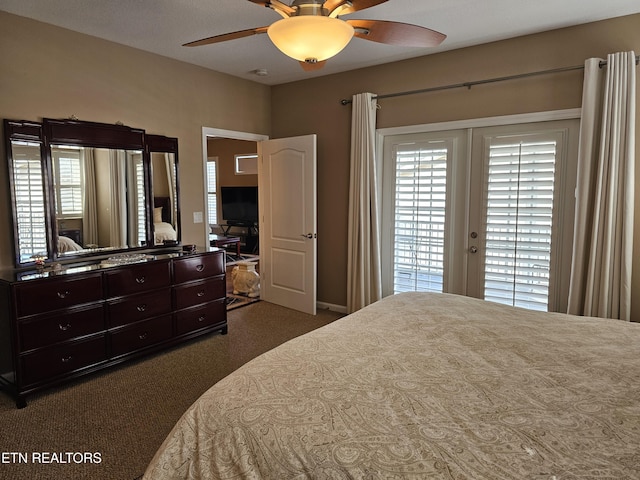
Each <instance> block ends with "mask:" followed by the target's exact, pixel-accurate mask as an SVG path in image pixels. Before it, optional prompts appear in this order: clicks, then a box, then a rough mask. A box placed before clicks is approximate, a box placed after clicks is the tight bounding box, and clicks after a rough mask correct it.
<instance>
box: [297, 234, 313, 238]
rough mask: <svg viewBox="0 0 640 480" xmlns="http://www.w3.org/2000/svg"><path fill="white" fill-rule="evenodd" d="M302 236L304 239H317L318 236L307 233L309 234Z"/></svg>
mask: <svg viewBox="0 0 640 480" xmlns="http://www.w3.org/2000/svg"><path fill="white" fill-rule="evenodd" d="M300 236H301V237H304V238H316V236H317V234H315V233H307V234H304V233H303V234H301V235H300Z"/></svg>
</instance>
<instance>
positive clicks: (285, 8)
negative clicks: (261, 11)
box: [249, 0, 296, 18]
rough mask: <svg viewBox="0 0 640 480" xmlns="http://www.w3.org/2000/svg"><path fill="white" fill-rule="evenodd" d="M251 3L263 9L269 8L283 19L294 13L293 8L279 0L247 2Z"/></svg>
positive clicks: (253, 0)
mask: <svg viewBox="0 0 640 480" xmlns="http://www.w3.org/2000/svg"><path fill="white" fill-rule="evenodd" d="M249 1H250V2H252V3H257V4H258V5H262V6H263V7H267V8H270V9H272V10H275V11H276V12H278V13H279V14H280V15H282V16H283V17H285V18H286V17H290V16H291V15H293V14H294V13H295V11H296V9H295V8H293V7H291V6H290V5H287V4H286V3H282V2H281V1H280V0H249Z"/></svg>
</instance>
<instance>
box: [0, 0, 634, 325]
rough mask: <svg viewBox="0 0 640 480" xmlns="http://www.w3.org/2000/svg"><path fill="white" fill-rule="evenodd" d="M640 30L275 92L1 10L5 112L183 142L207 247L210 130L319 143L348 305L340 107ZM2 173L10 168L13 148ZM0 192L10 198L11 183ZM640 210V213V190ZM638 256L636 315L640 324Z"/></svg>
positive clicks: (555, 87)
mask: <svg viewBox="0 0 640 480" xmlns="http://www.w3.org/2000/svg"><path fill="white" fill-rule="evenodd" d="M639 24H640V15H634V16H629V17H622V18H618V19H613V20H608V21H603V22H598V23H594V24H588V25H582V26H578V27H573V28H567V29H562V30H557V31H553V32H547V33H543V34H538V35H530V36H526V37H521V38H518V39H514V40H507V41H502V42H496V43H492V44H487V45H482V46H478V47H473V48H467V49H461V50H456V51H451V52H445V53H442V54H436V55H429V56H425V57H421V58H417V59H411V60H406V61H403V62H399V63H394V64H388V65H383V66H379V67H372V68H368V69H363V70H359V71H353V72H347V73H344V74H337V75H331V76H326V77H321V78H317V79H310V80H307V81H302V82H295V83H291V84H286V85H280V86H276V87H273V88H269V87H265V86H262V85H258V84H256V83H253V82H249V81H245V80H242V79H237V78H233V77H230V76H227V75H223V74H219V73H215V72H211V71H208V70H206V69H203V68H200V67H195V66H192V65H188V64H184V63H181V62H177V61H174V60H170V59H167V58H164V57H160V56H157V55H153V54H149V53H145V52H141V51H139V50H135V49H131V48H128V47H124V46H121V45H117V44H114V43H110V42H106V41H103V40H99V39H96V38H93V37H89V36H86V35H81V34H77V33H73V32H69V31H67V30H64V29H60V28H56V27H52V26H48V25H44V24H41V23H38V22H34V21H31V20H27V19H23V18H21V17H16V16H12V15H9V14H6V13H3V12H0V72H2V74H1V75H0V116H1V117H2V118H11V119H25V120H39V119H41V118H42V117H52V118H66V117H69V116H70V115H76V116H77V117H78V118H80V119H82V120H92V121H99V122H106V123H115V122H117V121H121V122H123V123H125V124H127V125H130V126H133V127H140V128H144V129H146V130H147V131H148V132H150V133H157V134H162V135H168V136H175V137H178V139H179V142H180V147H179V148H180V180H181V187H182V188H181V202H182V209H183V211H182V213H183V215H182V218H183V224H182V229H183V238H184V241H185V242H187V243H197V244H201V243H202V241H203V238H204V235H203V231H204V230H203V228H202V226H200V225H194V224H193V223H192V218H193V215H192V213H193V212H194V211H204V192H203V179H202V172H203V169H202V164H201V162H202V152H201V149H202V141H201V127H202V126H206V127H213V128H220V129H227V130H234V131H243V132H251V133H261V134H267V135H270V136H272V137H273V138H277V137H284V136H293V135H302V134H308V133H316V134H318V205H319V209H318V239H319V242H318V247H319V253H318V299H319V301H322V302H327V303H331V304H336V305H345V304H346V277H347V272H346V251H347V249H346V243H347V203H348V174H349V131H350V115H351V109H350V107H348V106H346V107H345V106H342V105H340V103H339V102H340V99H342V98H351V95H353V94H355V93H360V92H364V91H371V92H374V93H379V94H385V93H392V92H397V91H406V90H414V89H422V88H427V87H432V86H440V85H447V84H453V83H460V82H465V81H471V80H480V79H484V78H491V77H498V76H504V75H512V74H519V73H523V72H529V71H536V70H544V69H550V68H556V67H564V66H571V65H582V64H583V63H584V60H585V59H586V58H589V57H594V56H597V57H604V56H606V54H607V53H610V52H616V51H625V50H631V49H633V50H635V51H636V53H639V52H640V29H639V28H637V26H638V25H639ZM354 41H360V40H358V39H355V40H354ZM581 86H582V73H581V72H579V71H578V72H571V73H562V74H557V75H549V76H544V77H534V78H529V79H525V80H518V81H510V82H505V83H498V84H491V85H484V86H476V87H473V88H472V89H470V90H467V89H459V90H450V91H445V92H439V93H429V94H423V95H414V96H408V97H398V98H393V99H387V100H381V101H380V104H381V106H382V109H381V110H380V111H379V112H378V127H379V128H384V127H390V126H400V125H412V124H423V123H431V122H441V121H448V120H460V119H468V118H479V117H488V116H495V115H507V114H515V113H525V112H534V111H545V110H557V109H564V108H576V107H579V106H580V101H581ZM194 92H197V93H194ZM638 98H639V101H640V96H639V97H638ZM638 128H639V129H640V122H638ZM636 145H637V147H636V148H638V149H640V142H637V144H636ZM637 157H638V158H640V152H637ZM0 171H2V172H6V171H7V166H6V158H5V155H4V150H2V151H1V153H0ZM637 171H638V173H639V175H640V169H637ZM639 183H640V182H639ZM0 191H1V192H3V194H4V195H5V197H4V200H8V193H6V192H8V180H7V177H6V174H3V175H0ZM636 210H637V212H639V215H640V194H638V195H636ZM637 223H638V224H639V226H637V227H636V229H635V231H636V239H637V242H640V222H637ZM10 226H11V219H10V210H9V209H8V207H7V206H6V202H5V201H2V202H0V267H11V266H12V263H13V260H12V256H11V245H12V238H11V230H10ZM637 244H638V245H640V243H637ZM636 258H637V260H635V263H634V278H633V289H634V291H635V292H636V293H637V294H636V295H634V304H633V307H632V308H633V312H634V318H635V319H636V320H640V255H636Z"/></svg>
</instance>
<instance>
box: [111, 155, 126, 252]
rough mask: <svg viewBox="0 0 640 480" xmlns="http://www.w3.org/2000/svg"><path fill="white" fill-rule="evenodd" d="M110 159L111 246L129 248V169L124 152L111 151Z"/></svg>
mask: <svg viewBox="0 0 640 480" xmlns="http://www.w3.org/2000/svg"><path fill="white" fill-rule="evenodd" d="M109 158H110V162H111V163H110V168H111V171H110V173H111V174H110V177H109V179H110V182H111V183H110V193H111V208H110V222H111V223H110V225H111V229H110V231H109V245H110V246H112V247H126V246H127V222H128V220H127V183H126V175H127V167H126V161H127V160H126V154H125V151H124V150H109Z"/></svg>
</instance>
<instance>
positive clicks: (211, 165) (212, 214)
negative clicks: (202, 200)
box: [207, 160, 218, 225]
mask: <svg viewBox="0 0 640 480" xmlns="http://www.w3.org/2000/svg"><path fill="white" fill-rule="evenodd" d="M216 175H217V172H216V161H215V160H208V161H207V212H208V216H209V219H208V220H209V225H215V224H217V223H218V197H217V195H216V190H217V178H216Z"/></svg>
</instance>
